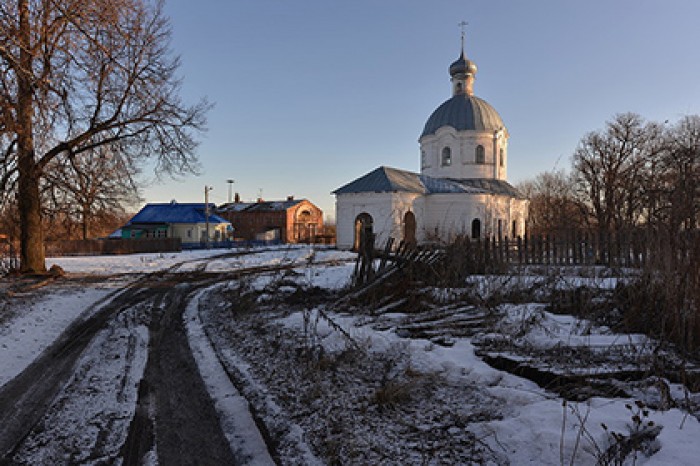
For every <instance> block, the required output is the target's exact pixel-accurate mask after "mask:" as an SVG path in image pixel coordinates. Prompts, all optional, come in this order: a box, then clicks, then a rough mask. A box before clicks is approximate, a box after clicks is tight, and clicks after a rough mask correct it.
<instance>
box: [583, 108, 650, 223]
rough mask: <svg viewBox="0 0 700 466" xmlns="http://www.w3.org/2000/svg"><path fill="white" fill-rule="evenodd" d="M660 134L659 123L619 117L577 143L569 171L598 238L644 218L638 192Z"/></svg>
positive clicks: (622, 115) (625, 114)
mask: <svg viewBox="0 0 700 466" xmlns="http://www.w3.org/2000/svg"><path fill="white" fill-rule="evenodd" d="M660 134H661V128H660V126H659V125H657V124H654V123H645V122H644V120H643V119H642V118H641V117H640V116H639V115H636V114H633V113H624V114H619V115H616V116H615V118H614V119H613V120H612V121H609V122H608V123H607V125H606V127H605V129H604V130H602V131H595V132H592V133H588V134H587V135H586V136H584V137H583V139H582V140H581V142H580V143H579V146H578V148H577V149H576V151H575V153H574V156H573V172H572V174H573V176H574V179H575V184H576V190H577V196H578V198H579V201H580V203H581V206H582V207H583V208H584V209H585V210H586V211H587V212H588V214H589V215H588V222H589V224H590V225H591V226H592V227H594V228H596V229H597V230H598V232H599V233H600V234H601V235H609V234H612V233H615V232H619V231H621V230H623V229H625V228H627V227H630V226H633V225H636V224H638V223H639V222H641V221H643V220H644V196H643V192H644V189H643V188H644V184H645V179H646V178H647V175H648V173H647V170H648V167H649V162H650V160H653V159H654V157H655V154H656V153H657V152H658V151H659V150H660V148H659V141H660Z"/></svg>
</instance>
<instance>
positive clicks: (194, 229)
mask: <svg viewBox="0 0 700 466" xmlns="http://www.w3.org/2000/svg"><path fill="white" fill-rule="evenodd" d="M215 207H216V206H215V205H214V204H209V212H208V215H207V209H206V205H205V204H204V203H194V204H192V203H184V204H180V203H178V202H176V201H172V202H169V203H167V204H146V205H145V206H144V207H143V208H142V209H141V210H140V211H139V212H138V213H137V214H136V215H134V216H133V217H132V218H131V220H129V221H128V222H127V224H126V225H124V226H123V227H122V228H121V235H119V237H121V238H180V240H181V241H182V247H183V248H193V247H201V246H203V245H204V244H206V243H207V223H208V225H209V242H210V243H217V242H222V241H226V240H230V239H231V238H232V236H233V229H232V227H231V223H230V222H228V221H226V220H225V219H223V218H221V217H220V216H218V215H216V214H215V213H214V209H215ZM207 217H208V219H207ZM207 220H208V222H207Z"/></svg>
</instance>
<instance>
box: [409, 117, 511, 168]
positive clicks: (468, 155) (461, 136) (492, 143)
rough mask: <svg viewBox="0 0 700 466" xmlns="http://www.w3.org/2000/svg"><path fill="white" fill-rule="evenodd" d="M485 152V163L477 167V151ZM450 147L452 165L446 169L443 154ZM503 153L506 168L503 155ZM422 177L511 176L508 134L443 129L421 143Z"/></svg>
mask: <svg viewBox="0 0 700 466" xmlns="http://www.w3.org/2000/svg"><path fill="white" fill-rule="evenodd" d="M477 146H482V147H483V148H484V163H476V148H477ZM445 147H449V148H450V151H451V153H452V163H451V164H450V165H448V166H445V165H442V151H443V149H444V148H445ZM501 149H503V165H501V162H500V159H499V157H500V153H501ZM420 150H421V173H423V174H424V175H428V176H434V177H437V178H457V179H460V178H491V179H498V180H505V179H506V176H507V174H508V170H507V168H508V131H507V130H505V129H503V130H501V131H497V132H492V131H456V130H455V129H454V128H452V127H451V126H443V127H442V128H440V129H439V130H437V132H436V133H435V134H431V135H428V136H424V137H423V138H421V140H420Z"/></svg>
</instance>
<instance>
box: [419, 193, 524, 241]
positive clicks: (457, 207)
mask: <svg viewBox="0 0 700 466" xmlns="http://www.w3.org/2000/svg"><path fill="white" fill-rule="evenodd" d="M527 207H528V203H527V201H525V200H521V199H513V198H510V197H508V196H499V195H488V194H472V195H470V194H431V195H430V196H427V197H426V200H425V209H424V210H425V212H426V214H427V216H426V218H425V222H424V232H423V235H424V240H425V241H428V242H435V241H437V242H443V243H444V242H450V241H452V240H453V239H454V238H455V237H456V236H469V237H471V234H472V221H473V220H474V219H479V222H480V224H481V236H482V237H486V236H498V234H499V232H500V234H501V236H503V237H505V236H508V237H512V236H513V221H515V222H516V224H515V234H516V236H518V235H523V234H524V232H525V219H526V217H527ZM499 220H500V229H499Z"/></svg>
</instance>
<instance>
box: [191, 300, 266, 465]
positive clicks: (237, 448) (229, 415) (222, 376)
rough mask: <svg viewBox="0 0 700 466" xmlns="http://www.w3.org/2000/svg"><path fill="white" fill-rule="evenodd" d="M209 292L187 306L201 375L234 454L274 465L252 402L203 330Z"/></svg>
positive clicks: (247, 459) (194, 351) (193, 345)
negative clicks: (203, 300) (203, 308)
mask: <svg viewBox="0 0 700 466" xmlns="http://www.w3.org/2000/svg"><path fill="white" fill-rule="evenodd" d="M207 291H208V290H206V289H205V290H201V291H199V292H198V293H197V294H196V295H195V297H194V298H193V299H192V300H191V301H190V302H189V303H188V304H187V309H186V310H185V314H184V319H185V323H186V327H187V336H188V339H189V342H190V347H191V348H192V350H193V354H194V357H195V361H196V362H197V366H198V367H199V371H200V374H201V375H202V379H203V380H204V383H205V384H206V386H207V390H208V391H209V395H210V396H211V397H212V399H213V400H214V403H215V407H216V410H217V412H218V413H219V416H220V421H221V427H222V428H223V430H224V434H225V435H226V438H227V439H228V441H229V444H230V445H231V451H233V452H235V453H236V454H237V456H239V455H240V456H242V457H243V458H245V459H246V464H247V465H250V466H265V465H274V464H275V462H274V461H273V460H272V458H271V457H270V454H269V453H268V450H267V446H266V445H265V441H264V440H263V438H262V436H261V435H260V432H259V431H258V429H257V427H256V426H255V421H254V420H253V417H252V415H251V414H250V408H249V406H248V402H247V401H246V399H245V398H244V397H243V396H241V394H240V393H239V392H238V390H236V388H235V387H234V386H233V384H232V383H231V380H230V379H229V377H228V375H227V374H226V371H225V370H224V368H223V367H222V366H221V363H220V362H219V360H218V358H217V356H216V351H215V350H214V348H212V346H211V343H210V342H209V339H208V338H207V336H206V333H205V331H204V328H203V327H202V322H201V320H200V318H199V314H198V307H199V300H200V297H201V295H202V294H204V293H206V292H207Z"/></svg>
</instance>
